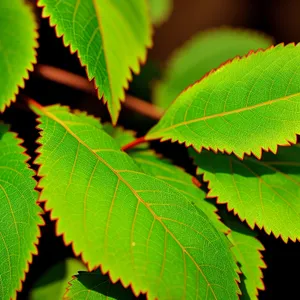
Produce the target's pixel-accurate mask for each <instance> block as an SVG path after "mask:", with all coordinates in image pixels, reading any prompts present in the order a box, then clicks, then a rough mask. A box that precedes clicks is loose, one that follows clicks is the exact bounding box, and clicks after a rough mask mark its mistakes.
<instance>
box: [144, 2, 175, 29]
mask: <svg viewBox="0 0 300 300" xmlns="http://www.w3.org/2000/svg"><path fill="white" fill-rule="evenodd" d="M148 1H149V5H150V14H151V19H152V23H153V24H155V25H156V26H159V25H161V24H162V23H163V22H165V21H166V20H167V19H168V18H169V17H170V15H171V13H172V9H173V0H148Z"/></svg>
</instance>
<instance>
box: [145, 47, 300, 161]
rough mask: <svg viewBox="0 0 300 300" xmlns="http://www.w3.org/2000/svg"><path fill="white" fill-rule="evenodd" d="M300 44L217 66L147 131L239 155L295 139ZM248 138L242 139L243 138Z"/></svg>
mask: <svg viewBox="0 0 300 300" xmlns="http://www.w3.org/2000/svg"><path fill="white" fill-rule="evenodd" d="M297 61H299V62H300V44H297V45H296V46H295V45H292V44H289V45H287V46H283V45H282V44H280V45H278V46H276V47H272V48H269V49H268V50H266V51H258V52H256V53H252V54H250V55H248V56H245V57H243V58H242V59H238V58H237V59H234V60H233V61H232V62H230V63H227V64H226V65H224V66H222V67H220V68H219V69H217V70H216V71H215V72H213V73H211V74H210V75H208V76H207V77H205V78H204V79H202V80H201V81H200V82H199V83H196V84H195V85H193V86H191V87H190V88H188V89H187V90H186V91H184V92H183V93H182V94H181V95H180V96H179V97H178V98H177V99H176V101H175V102H174V103H173V104H172V105H171V106H170V108H169V109H168V110H167V112H166V113H165V115H164V116H163V117H162V119H161V120H160V121H159V123H158V124H157V125H156V126H154V127H153V128H152V129H151V130H150V132H149V133H148V134H147V135H146V139H148V140H152V139H159V138H160V139H161V140H162V141H164V140H169V139H170V140H172V141H178V142H180V143H183V142H184V143H185V144H186V146H190V145H192V146H193V147H194V148H195V149H196V150H197V151H201V149H202V148H207V149H212V150H214V151H218V150H219V151H221V152H224V151H226V152H227V153H232V152H233V153H234V154H236V155H237V156H238V157H241V158H242V157H243V156H244V154H251V153H253V154H254V155H255V156H256V157H258V158H260V157H261V154H262V149H265V150H268V149H269V150H271V151H272V152H276V150H277V146H278V145H289V144H290V143H295V142H296V134H298V133H299V132H300V106H299V102H300V72H298V68H299V64H298V63H297ZM245 137H247V138H245Z"/></svg>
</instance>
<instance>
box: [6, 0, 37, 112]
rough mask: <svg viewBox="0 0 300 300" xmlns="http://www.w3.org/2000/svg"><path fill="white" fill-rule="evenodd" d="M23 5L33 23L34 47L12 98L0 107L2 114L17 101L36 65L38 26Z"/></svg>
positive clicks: (31, 11)
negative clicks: (31, 56)
mask: <svg viewBox="0 0 300 300" xmlns="http://www.w3.org/2000/svg"><path fill="white" fill-rule="evenodd" d="M24 5H25V6H26V7H27V8H28V9H29V11H30V13H31V14H32V16H33V21H34V23H35V29H34V46H33V49H32V50H33V60H32V61H31V62H30V63H29V66H28V67H27V68H26V69H25V71H24V73H25V74H24V75H23V76H22V77H21V79H20V82H19V83H17V84H16V91H15V92H14V95H13V96H12V98H10V99H9V100H8V101H6V103H4V105H3V107H2V109H1V107H0V113H3V112H4V111H5V110H6V109H7V108H8V107H10V106H11V104H12V103H15V102H16V100H17V95H18V94H19V93H20V90H21V89H24V87H25V81H27V80H28V79H29V76H30V73H32V72H33V71H34V66H35V65H36V64H37V55H38V54H37V49H38V48H39V43H38V39H39V37H40V35H39V24H38V22H37V19H36V16H35V13H34V10H33V7H32V6H31V5H30V4H29V3H27V2H25V3H24Z"/></svg>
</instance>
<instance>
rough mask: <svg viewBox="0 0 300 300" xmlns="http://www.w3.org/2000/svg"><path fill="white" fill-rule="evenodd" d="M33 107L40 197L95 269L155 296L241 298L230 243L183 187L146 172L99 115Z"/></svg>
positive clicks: (70, 239) (53, 107) (76, 250)
mask: <svg viewBox="0 0 300 300" xmlns="http://www.w3.org/2000/svg"><path fill="white" fill-rule="evenodd" d="M31 107H32V108H33V109H34V110H35V111H36V112H37V113H38V114H39V115H40V116H41V117H40V122H41V124H40V125H39V127H40V129H42V132H41V136H42V137H41V138H40V140H39V142H40V143H41V144H42V146H41V148H40V150H39V152H40V154H41V155H40V156H39V158H38V160H37V163H38V164H40V165H41V167H40V171H39V175H41V176H43V178H42V179H41V181H40V184H39V186H40V187H42V188H43V191H42V195H41V199H45V200H47V201H46V203H45V205H46V209H47V210H52V214H51V216H52V218H55V219H56V218H57V219H58V223H57V232H58V234H62V233H63V234H64V239H65V242H66V243H67V244H69V243H71V242H73V245H74V251H75V253H77V254H79V253H82V258H83V260H84V261H87V263H88V265H89V269H92V268H94V267H97V266H99V265H101V269H102V272H103V273H106V272H107V271H109V273H110V277H111V279H112V281H113V282H115V281H116V280H118V279H119V278H121V282H122V284H123V285H124V286H125V287H127V286H128V285H129V284H131V285H132V289H133V291H134V293H135V294H139V293H140V292H147V293H148V297H149V299H154V298H156V297H158V298H160V299H165V298H168V297H170V296H171V297H175V298H178V297H182V296H184V295H185V296H186V297H188V298H191V299H197V297H204V296H205V294H206V293H207V296H208V297H212V298H213V295H214V294H215V295H223V296H224V295H225V294H226V297H227V299H228V298H229V299H231V298H236V297H237V295H236V293H237V292H238V288H237V286H236V283H235V280H237V276H236V272H235V263H234V260H233V259H232V256H231V253H230V251H229V248H228V244H227V243H226V242H225V241H224V239H223V237H222V235H221V234H220V233H219V232H218V231H217V230H216V229H214V227H213V226H212V225H211V223H210V222H209V220H208V219H207V217H206V216H205V215H204V214H203V213H201V212H200V213H199V211H197V210H196V209H195V207H193V206H192V205H191V204H190V203H189V202H188V201H187V199H186V198H185V197H184V196H182V195H180V194H179V193H178V190H175V189H173V188H172V187H170V186H169V185H167V184H165V183H164V182H163V181H160V180H158V179H155V178H154V177H151V176H149V175H146V174H144V173H143V172H142V171H141V170H140V169H139V167H138V166H137V165H136V164H135V162H134V161H133V160H132V159H131V158H130V157H129V156H128V155H127V154H125V153H124V152H122V151H120V150H119V145H118V144H117V143H115V141H114V140H113V139H112V138H111V137H110V136H109V135H107V133H106V132H104V131H103V130H102V129H101V125H100V124H99V126H97V125H95V121H94V119H92V118H90V121H89V120H88V118H87V117H85V119H84V122H83V120H82V118H81V116H80V115H78V114H77V115H74V114H71V113H69V112H68V110H67V109H66V108H62V107H59V106H52V107H47V108H43V107H41V106H39V105H37V104H34V103H33V104H32V105H31ZM58 176H59V180H58ZM103 183H105V184H103ZM53 185H55V188H54V186H53ZM177 208H178V210H179V211H180V214H178V210H177ZM187 216H188V217H187ZM69 224H72V226H71V227H70V226H69ZM183 231H186V232H188V234H187V235H185V234H183ZM203 231H205V232H203ZM190 235H191V236H193V239H192V240H190V239H189V236H190ZM207 239H208V240H209V242H208V240H207ZM207 247H208V248H209V251H207V249H206V248H207ZM215 247H216V248H215ZM195 248H197V251H196V249H195ZM216 249H218V251H217V252H218V255H217V256H218V257H219V259H218V260H217V261H216V260H215V259H214V255H212V253H214V251H216ZM183 250H184V251H183ZM199 253H201V255H200V254H199ZM203 256H204V257H203ZM221 257H222V258H221ZM199 259H200V260H199ZM201 262H202V263H201ZM174 267H175V268H176V270H174ZM212 268H213V269H214V268H217V269H218V270H219V271H218V276H216V274H215V273H212V272H211V270H212ZM224 268H225V269H226V271H225V269H224ZM208 270H209V272H208ZM220 272H221V273H222V272H225V273H226V276H225V275H224V276H219V274H220ZM173 273H174V274H173ZM225 273H224V274H225ZM207 276H210V277H209V278H208V277H207ZM211 281H212V283H208V282H211ZM187 286H188V287H189V288H187ZM175 287H176V288H175ZM223 296H222V297H223ZM220 297H221V296H220ZM222 297H221V298H222Z"/></svg>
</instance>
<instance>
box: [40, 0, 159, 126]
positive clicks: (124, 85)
mask: <svg viewBox="0 0 300 300" xmlns="http://www.w3.org/2000/svg"><path fill="white" fill-rule="evenodd" d="M41 1H43V0H37V6H38V7H40V8H41V9H42V18H45V19H48V20H49V25H50V27H52V28H54V30H55V35H56V37H57V38H61V39H62V42H63V45H64V46H65V47H66V48H68V49H69V51H70V53H71V54H72V55H74V54H75V55H76V56H77V57H78V60H79V63H80V65H81V66H82V67H84V69H85V73H86V75H87V78H88V80H89V81H90V82H93V85H94V89H95V90H96V91H97V95H98V98H99V100H101V98H102V102H103V104H104V105H105V106H106V108H107V110H108V112H109V115H110V117H111V120H112V124H113V125H114V126H115V125H116V124H117V120H118V117H119V114H120V111H121V103H122V102H125V91H126V90H128V88H129V83H130V82H131V81H132V79H133V77H132V74H135V75H138V74H140V72H141V66H142V65H144V64H145V63H146V61H147V57H148V49H151V48H152V47H153V34H154V28H153V25H152V22H151V18H150V11H149V4H148V1H146V0H144V1H146V2H147V3H146V4H147V8H148V9H147V19H148V21H149V22H148V23H149V26H150V39H149V40H148V41H147V42H146V44H144V47H145V48H144V53H143V54H142V55H141V56H137V58H136V61H138V70H137V71H136V72H135V71H134V70H133V69H132V68H131V67H128V69H129V71H130V72H129V75H128V77H126V78H125V79H124V83H122V89H123V93H122V95H121V97H118V98H117V99H118V108H117V112H118V114H117V117H116V119H114V118H113V116H112V113H111V111H110V110H109V108H108V101H107V99H106V98H105V96H104V92H103V91H102V89H101V87H98V86H97V85H96V81H95V76H94V77H90V75H89V72H88V70H89V67H88V65H87V64H83V63H82V62H81V56H80V54H79V51H78V50H76V49H74V48H73V46H72V43H67V42H66V41H65V34H64V33H62V34H59V33H58V28H57V27H60V26H58V24H55V23H54V22H53V20H52V16H51V14H50V13H47V12H46V9H47V8H46V5H44V4H42V3H41ZM100 34H101V35H102V33H101V32H100ZM103 45H104V43H103ZM104 56H105V62H106V67H107V60H106V55H105V51H104ZM107 74H108V78H109V77H110V75H109V72H108V70H107ZM110 84H111V81H110V80H109V86H110ZM110 91H111V93H112V89H111V86H110Z"/></svg>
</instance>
